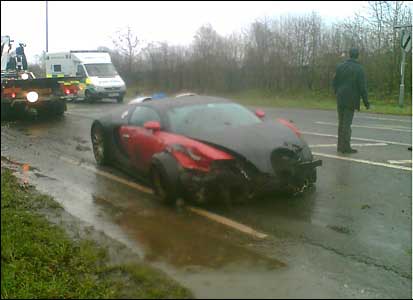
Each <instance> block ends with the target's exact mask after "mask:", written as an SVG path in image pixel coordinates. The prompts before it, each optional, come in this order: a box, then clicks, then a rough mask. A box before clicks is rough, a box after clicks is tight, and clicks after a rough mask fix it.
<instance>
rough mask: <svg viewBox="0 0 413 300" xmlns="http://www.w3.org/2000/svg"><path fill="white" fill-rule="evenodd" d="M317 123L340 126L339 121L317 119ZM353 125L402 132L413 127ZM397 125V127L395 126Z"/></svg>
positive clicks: (409, 130) (408, 130)
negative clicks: (331, 121)
mask: <svg viewBox="0 0 413 300" xmlns="http://www.w3.org/2000/svg"><path fill="white" fill-rule="evenodd" d="M315 123H316V124H320V125H330V126H338V124H337V123H330V122H322V121H317V122H315ZM351 127H356V128H367V129H379V130H392V131H401V132H411V131H412V129H411V128H409V127H402V126H393V127H384V126H364V125H355V124H353V125H351ZM394 127H397V128H394Z"/></svg>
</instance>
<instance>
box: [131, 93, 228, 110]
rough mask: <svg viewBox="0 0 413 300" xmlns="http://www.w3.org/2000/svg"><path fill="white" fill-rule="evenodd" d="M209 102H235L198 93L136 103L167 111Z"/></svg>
mask: <svg viewBox="0 0 413 300" xmlns="http://www.w3.org/2000/svg"><path fill="white" fill-rule="evenodd" d="M209 103H233V101H231V100H228V99H225V98H220V97H212V96H202V95H196V96H186V97H180V98H174V97H168V98H163V99H158V100H152V101H146V102H144V103H139V104H135V105H139V106H147V107H152V108H153V109H155V110H158V111H164V112H165V111H168V110H169V109H171V108H174V107H182V106H188V105H197V104H209Z"/></svg>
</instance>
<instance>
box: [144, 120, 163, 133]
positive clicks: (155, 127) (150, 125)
mask: <svg viewBox="0 0 413 300" xmlns="http://www.w3.org/2000/svg"><path fill="white" fill-rule="evenodd" d="M143 127H144V128H145V129H148V130H152V131H153V132H156V131H159V130H161V123H159V122H158V121H148V122H146V123H145V124H143Z"/></svg>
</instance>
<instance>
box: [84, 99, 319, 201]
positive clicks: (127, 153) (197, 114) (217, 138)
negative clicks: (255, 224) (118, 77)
mask: <svg viewBox="0 0 413 300" xmlns="http://www.w3.org/2000/svg"><path fill="white" fill-rule="evenodd" d="M91 138H92V144H93V152H94V155H95V158H96V161H97V163H98V164H100V165H104V164H109V163H110V164H116V165H117V166H119V167H121V168H122V169H124V170H125V171H127V172H129V173H131V174H133V175H137V176H138V177H140V178H141V179H143V180H146V181H147V183H149V184H151V185H152V186H153V189H154V191H155V194H156V195H157V196H158V197H159V198H160V199H161V200H162V201H163V202H165V203H168V202H173V201H174V200H176V199H177V198H178V197H183V198H184V199H185V198H186V199H191V200H195V201H198V202H204V201H207V200H208V199H211V198H214V199H216V198H220V196H222V197H226V198H228V197H229V198H230V199H244V198H251V197H254V196H257V195H259V194H261V193H267V192H273V191H277V190H287V191H290V192H294V193H295V192H298V191H302V190H304V188H305V187H307V186H309V185H312V184H313V183H314V182H315V181H316V177H317V176H316V167H318V166H320V165H321V161H320V160H313V156H312V153H311V150H310V148H309V147H308V145H307V143H306V142H305V141H304V140H303V139H302V138H301V136H300V132H299V131H298V129H297V128H296V127H295V126H294V125H293V124H291V123H290V122H288V121H286V120H283V119H278V120H271V119H268V118H265V113H264V112H263V111H259V110H257V111H256V112H255V113H253V112H252V111H250V110H249V109H247V108H245V107H243V106H241V105H239V104H237V103H234V102H232V101H230V100H226V99H222V98H216V97H209V96H198V95H195V96H191V97H180V98H171V99H163V100H162V101H147V102H144V103H138V104H133V105H127V106H125V107H122V108H121V109H118V110H116V111H114V112H113V113H111V114H110V115H108V116H106V117H103V118H101V119H98V120H95V121H94V122H93V124H92V128H91Z"/></svg>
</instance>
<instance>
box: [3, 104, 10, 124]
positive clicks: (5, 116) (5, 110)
mask: <svg viewBox="0 0 413 300" xmlns="http://www.w3.org/2000/svg"><path fill="white" fill-rule="evenodd" d="M9 118H10V106H9V105H7V104H3V103H2V104H1V120H2V121H6V120H8V119H9Z"/></svg>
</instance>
